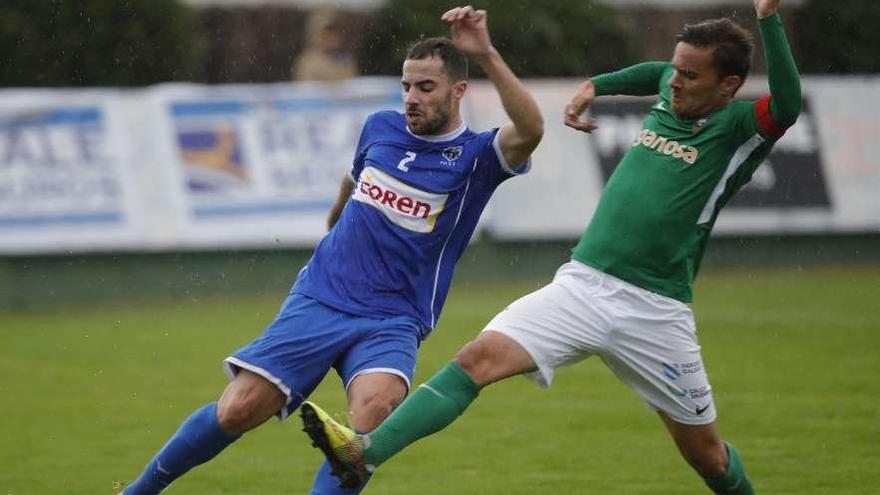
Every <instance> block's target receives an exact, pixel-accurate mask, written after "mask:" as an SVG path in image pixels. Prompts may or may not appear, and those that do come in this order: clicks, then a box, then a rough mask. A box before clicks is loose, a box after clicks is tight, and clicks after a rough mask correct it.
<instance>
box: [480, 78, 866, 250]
mask: <svg viewBox="0 0 880 495" xmlns="http://www.w3.org/2000/svg"><path fill="white" fill-rule="evenodd" d="M578 83H579V81H571V80H565V81H531V82H529V83H528V87H529V90H530V91H531V92H532V94H533V95H534V96H535V98H536V99H537V100H538V103H539V105H540V106H541V110H542V112H543V114H544V120H545V134H544V140H543V141H542V143H541V145H540V146H539V148H538V150H537V151H536V153H535V156H534V159H533V169H532V173H531V174H529V175H530V176H528V177H524V178H523V179H517V180H512V181H510V184H509V185H507V184H505V185H504V186H503V187H502V188H501V190H500V191H499V193H498V194H497V195H496V197H495V198H494V200H493V203H492V205H493V210H492V211H493V215H492V217H491V222H489V223H488V224H487V225H486V226H487V227H488V228H490V229H491V232H492V234H493V235H494V236H495V237H496V238H499V239H534V238H560V239H568V238H573V237H576V236H579V235H580V234H581V232H583V230H584V228H585V227H586V225H587V223H588V222H589V220H590V218H591V216H592V213H593V211H594V209H595V206H596V203H597V201H598V199H599V196H600V194H601V191H602V188H603V187H604V184H605V181H606V180H607V178H608V176H609V175H610V173H611V171H613V169H614V167H615V166H616V165H617V162H618V160H619V159H620V158H621V157H622V156H623V154H624V153H625V151H626V150H627V149H629V146H630V144H631V143H632V139H633V137H634V136H635V135H636V134H638V133H639V132H640V131H641V129H642V120H643V119H644V117H645V115H646V114H647V112H648V110H649V107H650V104H651V101H652V99H644V98H612V97H604V98H598V99H597V101H596V102H595V103H594V105H593V106H592V108H591V112H592V115H593V116H594V117H596V118H597V119H598V124H599V129H598V130H596V131H595V132H594V133H593V134H592V135H585V134H582V133H579V132H577V131H574V130H572V129H569V128H567V127H565V126H564V125H562V110H563V108H564V106H565V104H566V103H567V102H568V99H569V98H570V96H571V94H573V92H574V91H575V89H576V88H577V85H578ZM766 88H767V86H766V80H764V79H761V78H751V79H750V80H749V82H748V84H747V85H746V87H745V88H744V89H743V91H742V94H741V96H742V97H744V98H754V97H756V96H758V95H761V94H765V93H766V92H767V89H766ZM469 92H470V93H471V99H470V103H471V105H470V110H471V111H472V115H473V117H474V119H473V120H474V121H476V122H478V125H477V126H476V127H486V126H490V125H498V124H499V123H500V122H503V121H504V120H505V117H504V114H503V110H502V108H501V103H500V100H499V99H498V97H497V95H495V92H494V91H493V90H492V89H491V87H489V86H488V85H479V86H477V85H472V86H471V89H470V91H469ZM878 101H880V78H876V77H875V78H865V79H860V78H827V79H825V78H820V79H815V78H806V79H805V81H804V105H803V111H802V113H801V115H800V117H799V119H798V121H797V123H796V124H795V125H794V126H793V127H792V128H791V129H789V130H788V132H787V133H786V134H785V136H784V137H783V138H782V139H781V140H780V141H779V142H778V143H777V144H776V146H775V147H774V149H773V151H772V153H771V154H770V156H769V157H768V159H767V161H766V162H765V163H764V164H763V165H762V166H761V167H760V168H759V169H758V171H757V172H756V174H755V176H754V178H753V180H752V182H751V183H750V184H748V185H747V186H746V187H745V188H743V190H741V191H740V192H739V193H738V194H737V195H736V196H735V197H734V198H733V200H732V201H731V203H730V204H729V205H728V206H726V207H725V209H724V210H723V211H722V213H721V215H720V216H719V218H718V221H717V224H716V227H715V230H714V232H715V233H719V234H792V233H817V234H821V233H832V232H838V233H858V232H877V231H880V194H877V192H878V191H880V139H878V136H880V117H878V115H880V103H877V102H878Z"/></svg>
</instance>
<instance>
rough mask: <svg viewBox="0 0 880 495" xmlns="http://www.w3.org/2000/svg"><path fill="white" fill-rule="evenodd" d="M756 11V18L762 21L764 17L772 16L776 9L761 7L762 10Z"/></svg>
mask: <svg viewBox="0 0 880 495" xmlns="http://www.w3.org/2000/svg"><path fill="white" fill-rule="evenodd" d="M756 12H757V14H758V20H759V21H763V20H764V19H767V18H769V17H773V16H774V15H776V12H777V10H776V9H763V10H758V11H756Z"/></svg>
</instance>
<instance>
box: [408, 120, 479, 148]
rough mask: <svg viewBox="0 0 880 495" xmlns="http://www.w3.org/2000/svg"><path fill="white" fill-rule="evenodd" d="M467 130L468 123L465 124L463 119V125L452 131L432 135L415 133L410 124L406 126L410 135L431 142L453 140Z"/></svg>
mask: <svg viewBox="0 0 880 495" xmlns="http://www.w3.org/2000/svg"><path fill="white" fill-rule="evenodd" d="M466 130H467V125H465V123H464V120H462V121H461V125H460V126H458V128H457V129H455V130H454V131H452V132H447V133H446V134H434V135H430V136H420V135H418V134H414V133H413V131H411V130H410V128H409V126H406V132H408V133H409V134H410V136H412V137H414V138H416V139H421V140H422V141H428V142H430V143H442V142H444V141H451V140H453V139H455V138H457V137H458V136H461V135H462V133H464V131H466Z"/></svg>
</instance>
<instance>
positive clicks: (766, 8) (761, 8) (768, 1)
mask: <svg viewBox="0 0 880 495" xmlns="http://www.w3.org/2000/svg"><path fill="white" fill-rule="evenodd" d="M754 2H755V12H756V13H757V14H758V19H763V18H765V17H770V16H771V15H773V14H775V13H776V9H777V8H778V7H779V0H754Z"/></svg>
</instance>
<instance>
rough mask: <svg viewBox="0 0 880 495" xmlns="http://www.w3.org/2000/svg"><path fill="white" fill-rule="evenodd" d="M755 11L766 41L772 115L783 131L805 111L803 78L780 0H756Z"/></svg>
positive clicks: (762, 36)
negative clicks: (795, 61) (798, 67)
mask: <svg viewBox="0 0 880 495" xmlns="http://www.w3.org/2000/svg"><path fill="white" fill-rule="evenodd" d="M754 3H755V13H756V14H757V16H758V24H759V27H760V30H761V39H762V40H763V43H764V57H765V58H766V60H767V81H768V83H769V85H770V105H769V108H770V115H771V116H772V119H773V122H774V123H775V124H776V126H775V127H777V128H778V129H779V130H780V132H777V134H780V135H781V131H782V130H784V129H785V128H786V127H789V126H790V125H792V124H793V123H794V121H795V120H797V117H798V115H799V114H800V111H801V81H800V76H799V75H798V70H797V66H796V65H795V63H794V56H793V55H792V53H791V47H790V46H789V44H788V40H787V39H786V37H785V30H784V29H783V28H782V21H781V20H780V19H779V15H778V14H777V12H776V11H777V8H778V7H779V0H754Z"/></svg>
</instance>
